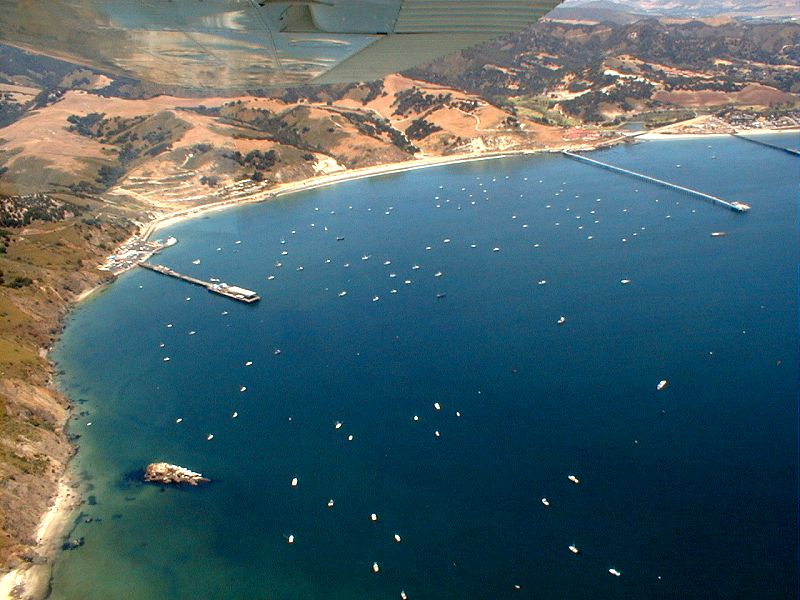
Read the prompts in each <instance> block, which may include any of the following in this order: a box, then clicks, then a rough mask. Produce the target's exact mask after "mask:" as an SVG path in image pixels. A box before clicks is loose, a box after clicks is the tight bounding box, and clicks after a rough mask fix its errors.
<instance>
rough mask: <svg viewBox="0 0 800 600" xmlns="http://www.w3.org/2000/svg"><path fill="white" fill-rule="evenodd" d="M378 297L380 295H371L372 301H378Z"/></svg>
mask: <svg viewBox="0 0 800 600" xmlns="http://www.w3.org/2000/svg"><path fill="white" fill-rule="evenodd" d="M380 299H381V298H380V296H373V297H372V301H373V302H377V301H378V300H380Z"/></svg>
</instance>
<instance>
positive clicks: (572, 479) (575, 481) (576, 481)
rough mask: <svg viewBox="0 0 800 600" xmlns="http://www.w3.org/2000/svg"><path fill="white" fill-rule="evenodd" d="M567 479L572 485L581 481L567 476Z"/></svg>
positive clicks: (573, 476)
mask: <svg viewBox="0 0 800 600" xmlns="http://www.w3.org/2000/svg"><path fill="white" fill-rule="evenodd" d="M567 479H569V480H570V481H571V482H572V483H580V482H581V480H580V479H578V478H577V477H575V475H567Z"/></svg>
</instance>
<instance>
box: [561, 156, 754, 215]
mask: <svg viewBox="0 0 800 600" xmlns="http://www.w3.org/2000/svg"><path fill="white" fill-rule="evenodd" d="M561 154H563V155H564V156H566V157H567V158H571V159H572V160H577V161H579V162H583V163H586V164H589V165H592V166H594V167H599V168H601V169H605V170H607V171H612V172H613V173H620V174H622V175H629V176H630V177H635V178H637V179H642V180H644V181H648V182H650V183H655V184H656V185H660V186H662V187H665V188H669V189H671V190H676V191H678V192H683V193H684V194H689V195H690V196H695V197H697V198H702V199H703V200H708V201H709V202H711V203H712V204H718V205H719V206H724V207H725V208H729V209H730V210H732V211H735V212H740V213H743V212H747V211H748V210H750V205H749V204H745V203H744V202H736V201H733V202H729V201H728V200H723V199H722V198H718V197H717V196H712V195H711V194H706V193H704V192H700V191H698V190H693V189H692V188H688V187H685V186H682V185H678V184H677V183H671V182H669V181H664V180H663V179H656V178H655V177H650V176H649V175H645V174H643V173H637V172H636V171H631V170H630V169H623V168H622V167H618V166H616V165H610V164H608V163H604V162H601V161H599V160H595V159H593V158H588V157H586V156H582V155H580V154H574V153H573V152H567V151H566V150H563V151H562V152H561Z"/></svg>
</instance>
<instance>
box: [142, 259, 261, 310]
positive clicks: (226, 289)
mask: <svg viewBox="0 0 800 600" xmlns="http://www.w3.org/2000/svg"><path fill="white" fill-rule="evenodd" d="M139 266H140V267H142V268H143V269H148V270H150V271H155V272H156V273H161V274H162V275H166V276H167V277H174V278H175V279H180V280H182V281H186V282H187V283H191V284H192V285H199V286H200V287H204V288H206V289H207V290H208V291H209V292H211V293H212V294H219V295H220V296H225V297H226V298H230V299H231V300H237V301H239V302H244V303H245V304H252V303H253V302H258V301H259V300H261V296H259V295H258V294H257V293H256V292H254V291H252V290H247V289H245V288H242V287H239V286H236V285H228V284H227V283H212V282H210V281H203V280H202V279H197V278H195V277H191V276H189V275H184V274H183V273H178V272H177V271H173V270H172V269H170V268H169V267H165V266H164V265H154V264H153V263H149V262H140V263H139Z"/></svg>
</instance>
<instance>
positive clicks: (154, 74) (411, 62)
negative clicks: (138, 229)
mask: <svg viewBox="0 0 800 600" xmlns="http://www.w3.org/2000/svg"><path fill="white" fill-rule="evenodd" d="M560 2H561V0H494V1H493V0H283V1H280V0H46V1H42V0H0V40H2V42H3V43H6V44H11V45H15V46H19V47H22V48H25V49H29V50H32V51H34V52H42V53H46V54H48V55H50V56H55V57H60V58H64V59H67V60H71V61H73V62H77V63H79V64H84V65H87V66H90V67H94V68H97V69H100V70H104V71H108V72H111V73H117V74H121V75H127V76H130V77H134V78H136V79H140V80H143V81H150V82H153V83H157V84H168V85H178V86H181V87H186V88H199V89H203V88H205V89H218V90H219V89H248V88H249V89H253V88H266V87H287V86H296V85H302V84H309V83H342V82H352V81H369V80H373V79H379V78H381V77H383V76H384V75H386V74H388V73H392V72H397V71H401V70H404V69H407V68H410V67H412V66H416V65H419V64H422V63H424V62H427V61H429V60H433V59H434V58H438V57H440V56H444V55H446V54H449V53H452V52H455V51H457V50H461V49H463V48H467V47H469V46H472V45H475V44H478V43H481V42H484V41H487V40H489V39H491V38H493V37H497V36H500V35H503V34H506V33H511V32H514V31H520V30H522V29H524V28H525V27H527V26H528V25H530V24H531V23H533V22H534V21H536V20H537V19H539V18H540V17H542V16H543V15H545V14H546V13H547V12H548V11H550V10H551V9H552V8H554V7H555V6H556V5H557V4H559V3H560Z"/></svg>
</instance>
